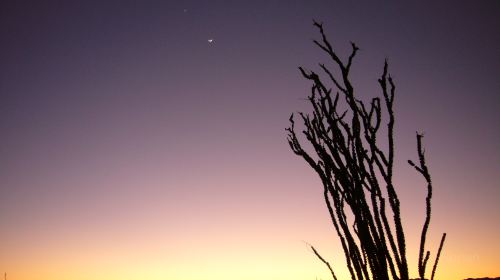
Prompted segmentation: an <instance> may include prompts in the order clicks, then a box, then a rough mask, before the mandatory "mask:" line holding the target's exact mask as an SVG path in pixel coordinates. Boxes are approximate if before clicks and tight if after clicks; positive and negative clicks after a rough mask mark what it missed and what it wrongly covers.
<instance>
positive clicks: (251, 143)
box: [0, 0, 500, 280]
mask: <svg viewBox="0 0 500 280" xmlns="http://www.w3.org/2000/svg"><path fill="white" fill-rule="evenodd" d="M346 2H347V1H343V2H341V1H326V0H325V1H320V0H317V1H306V0H303V1H291V0H290V1H272V0H270V1H2V3H1V4H0V38H1V39H0V40H1V43H0V137H1V138H0V272H2V273H3V272H6V273H7V275H8V279H9V280H33V279H38V280H49V279H51V280H63V279H64V280H68V279H71V280H79V279H82V280H90V279H103V280H104V279H105V280H115V279H116V280H118V279H120V280H129V279H130V280H131V279H148V280H156V279H172V280H195V279H196V280H198V279H209V280H210V279H212V280H226V279H240V280H284V279H287V280H299V279H300V280H304V279H310V280H313V279H316V278H322V279H330V276H329V274H328V271H327V270H326V269H325V267H323V265H322V264H321V263H320V262H319V261H318V260H317V259H316V258H315V257H314V255H313V253H312V252H311V251H310V250H309V249H308V248H307V246H306V242H308V243H312V244H314V245H315V246H316V247H317V248H318V249H319V250H320V252H321V253H322V254H323V255H324V256H325V257H327V258H328V259H329V260H331V261H332V263H333V264H334V266H335V267H336V270H337V273H338V274H339V275H340V276H343V277H344V278H347V274H346V270H345V268H344V259H343V255H342V254H343V253H342V251H341V250H340V246H339V244H338V242H337V240H336V238H335V237H336V234H335V232H334V229H333V227H332V226H331V225H330V224H329V222H328V221H329V217H328V213H327V211H326V208H325V206H324V202H323V201H322V186H321V184H320V181H319V179H318V178H316V175H315V174H314V173H313V171H312V170H311V169H310V168H309V167H308V166H307V165H306V164H305V163H304V162H303V161H302V160H301V159H299V158H298V157H296V156H295V155H294V154H293V153H292V152H291V151H290V150H289V147H288V144H287V142H286V133H285V130H284V129H285V127H287V125H288V117H289V115H290V113H291V112H295V111H299V110H302V111H307V110H308V109H309V107H308V104H307V103H306V101H304V100H303V98H304V97H306V96H307V94H309V89H310V84H309V82H308V81H305V80H304V79H302V78H301V76H300V73H299V71H298V70H297V67H298V66H300V65H302V66H305V67H307V68H317V63H318V62H327V61H326V59H327V58H326V56H325V55H323V54H322V53H321V52H320V51H319V50H318V49H317V48H316V47H315V46H314V44H313V43H312V40H311V39H313V38H318V34H317V30H316V29H315V28H314V27H313V26H312V19H313V18H314V19H316V20H318V21H322V22H323V23H324V26H325V28H326V30H327V33H328V34H329V36H330V39H331V41H332V43H333V44H334V46H335V47H336V49H337V50H338V51H339V53H340V54H341V55H342V56H344V57H345V55H346V54H347V51H348V50H349V43H348V42H349V41H354V42H356V43H357V44H358V45H359V46H360V52H359V55H358V56H357V60H356V61H355V64H354V66H353V67H354V68H353V77H352V79H353V81H354V84H355V86H356V89H357V92H358V94H359V95H358V96H359V97H360V98H364V99H368V98H370V97H372V96H373V95H375V94H380V91H379V90H378V87H377V86H378V85H377V78H378V76H379V75H380V74H381V71H382V65H383V61H384V59H385V58H388V59H389V63H390V71H391V72H392V75H393V77H394V78H395V81H396V84H397V89H398V91H397V96H396V104H395V106H396V108H395V111H396V122H397V123H396V129H397V130H396V141H397V142H396V145H397V155H396V156H397V162H396V164H397V166H396V172H397V173H396V182H397V183H398V185H397V187H398V190H399V193H400V197H401V200H402V204H403V206H402V207H403V208H402V214H403V218H404V225H405V227H406V233H407V238H408V246H409V258H410V261H411V262H412V263H411V266H412V268H413V271H412V274H413V276H416V275H417V273H416V271H415V267H416V256H417V250H416V248H417V246H418V240H417V239H418V238H417V236H418V233H419V230H420V227H421V225H422V223H423V219H424V199H425V185H424V181H423V179H422V178H420V177H419V176H418V174H416V173H415V172H414V170H412V168H410V167H409V166H408V165H407V164H406V160H407V159H410V158H411V159H415V158H416V150H415V138H414V137H415V131H417V130H418V131H422V132H425V147H426V151H427V157H428V159H427V160H428V164H429V166H430V169H431V175H432V177H433V181H434V186H435V191H434V200H433V202H434V204H433V205H434V208H433V216H432V221H431V230H430V235H429V241H430V243H429V245H430V246H431V247H430V249H431V250H432V252H433V253H435V252H436V249H437V246H438V243H439V238H440V235H441V233H442V232H447V233H448V239H447V243H446V245H445V249H444V251H443V255H442V258H441V266H440V268H439V269H438V274H437V277H438V278H439V279H463V278H466V277H482V276H500V265H499V264H500V254H499V252H500V242H499V240H498V236H500V203H498V201H499V199H500V185H499V181H500V144H499V143H500V129H499V125H498V123H499V121H500V113H499V112H500V79H499V78H498V77H499V73H500V32H499V30H498V27H499V26H500V2H498V1H450V2H448V3H446V2H443V1H440V3H432V2H430V1H429V2H422V1H419V2H418V3H417V2H409V1H404V3H402V2H399V1H389V2H384V3H375V4H372V3H369V4H368V3H357V4H349V3H346ZM458 2H461V3H460V4H458ZM211 38H213V39H214V42H212V43H209V42H208V39H211Z"/></svg>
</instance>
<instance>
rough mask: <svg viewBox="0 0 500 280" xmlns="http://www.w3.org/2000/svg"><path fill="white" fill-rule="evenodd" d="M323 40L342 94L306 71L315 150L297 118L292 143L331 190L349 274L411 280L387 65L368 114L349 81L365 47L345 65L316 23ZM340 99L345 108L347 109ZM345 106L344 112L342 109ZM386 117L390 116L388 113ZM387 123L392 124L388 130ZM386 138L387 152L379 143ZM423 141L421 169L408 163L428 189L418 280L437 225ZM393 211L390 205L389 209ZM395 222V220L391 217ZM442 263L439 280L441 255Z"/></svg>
mask: <svg viewBox="0 0 500 280" xmlns="http://www.w3.org/2000/svg"><path fill="white" fill-rule="evenodd" d="M314 26H316V27H317V28H318V29H319V32H320V33H321V36H322V38H321V40H320V41H318V40H314V43H315V44H316V45H317V46H318V47H319V48H321V49H322V50H323V51H324V52H326V53H327V54H328V55H329V57H330V58H331V59H332V61H333V63H334V65H335V66H336V67H338V73H336V72H335V73H334V72H333V71H330V69H329V68H327V67H326V66H325V65H324V64H320V65H319V66H320V68H321V69H322V71H323V72H324V75H325V76H327V77H328V79H329V81H330V82H331V83H333V86H334V89H335V92H332V88H329V87H327V85H326V84H325V83H324V82H323V79H322V78H320V76H319V75H318V74H317V73H316V72H314V71H308V70H305V69H304V68H302V67H299V69H300V72H301V73H302V75H303V76H304V78H306V79H308V80H310V81H312V83H313V85H312V89H311V94H310V95H309V97H308V100H309V101H310V103H311V105H312V107H313V111H312V113H311V114H304V113H300V117H301V120H302V122H303V124H304V130H303V131H302V132H303V134H304V136H305V138H306V139H307V141H308V142H309V143H310V146H309V145H308V146H309V148H308V149H309V150H313V152H309V151H306V149H304V148H303V146H302V143H301V141H300V140H299V138H298V137H297V135H296V132H295V120H294V116H293V114H292V116H291V117H290V127H289V128H287V131H288V143H289V144H290V147H291V149H292V151H293V152H294V153H295V154H297V155H298V156H300V157H302V158H303V159H304V160H305V161H306V162H307V163H308V164H309V165H310V166H311V167H312V168H313V169H314V170H315V171H316V173H318V175H319V177H320V179H321V181H322V183H323V187H324V192H323V195H324V200H325V202H326V206H327V208H328V211H329V213H330V217H331V222H332V224H333V226H334V227H335V230H336V232H337V234H338V237H339V239H340V243H341V245H342V249H343V251H344V254H345V258H346V264H347V268H348V269H349V272H350V274H351V277H352V279H353V280H362V279H377V280H379V279H380V280H382V279H384V280H385V279H401V280H409V273H408V262H407V258H406V241H405V234H404V231H403V225H402V222H401V213H400V201H399V198H398V195H397V192H396V189H395V186H394V184H393V166H394V111H393V104H394V93H395V89H396V87H395V84H394V82H393V80H392V78H391V76H390V75H389V74H388V64H387V61H386V62H385V64H384V68H383V72H382V76H381V77H380V79H379V80H378V82H379V85H380V88H381V91H382V97H381V98H380V97H374V98H373V99H372V100H371V102H370V104H369V105H368V106H367V105H366V104H365V103H364V102H363V101H361V100H359V99H357V97H356V96H355V94H354V87H353V85H352V84H351V80H350V77H349V75H350V70H351V66H352V62H353V59H354V57H355V56H356V53H357V51H358V50H359V49H358V47H357V46H356V45H355V44H354V43H351V47H352V51H351V53H350V55H349V57H348V58H347V61H346V62H344V61H342V60H341V59H340V58H339V57H338V55H337V53H336V52H335V51H334V49H333V48H332V46H331V44H330V42H329V41H328V39H327V38H326V35H325V32H324V30H323V26H322V24H319V23H317V22H314ZM341 99H343V100H344V101H345V105H340V102H342V101H341ZM341 106H344V107H345V108H344V109H341ZM384 111H386V112H385V113H384ZM383 119H386V120H385V121H384V122H386V123H387V127H386V128H382V123H383ZM381 134H384V135H385V136H384V137H386V141H387V142H386V145H387V146H386V147H385V148H382V147H381V146H382V145H381V144H380V143H379V142H378V140H379V136H380V135H381ZM422 137H423V136H422V134H419V133H417V152H418V162H417V163H414V162H413V161H411V160H410V161H408V162H409V164H410V165H411V166H413V167H414V168H415V170H416V171H417V172H418V173H420V174H421V175H422V176H423V178H424V179H425V181H426V183H427V198H426V216H425V222H424V225H423V227H422V233H421V238H420V251H419V258H418V272H419V278H420V279H425V269H426V266H427V263H428V261H429V256H430V252H429V251H426V253H425V254H424V251H425V242H426V236H427V230H428V227H429V222H430V218H431V198H432V181H431V176H430V174H429V171H428V168H427V164H426V161H425V154H424V149H423V147H422ZM387 204H388V205H387ZM390 216H392V217H390ZM445 238H446V234H443V237H442V239H441V244H440V246H439V250H438V253H437V256H436V259H435V263H434V266H433V270H432V275H431V279H433V278H434V274H435V270H436V267H437V264H438V260H439V255H440V253H441V250H442V248H443V244H444V240H445ZM311 249H312V250H313V252H314V254H315V255H316V256H317V257H318V258H319V259H320V260H321V261H322V262H323V263H325V264H326V265H327V266H328V268H329V270H330V272H331V274H332V276H333V278H334V279H335V280H336V279H337V277H336V275H335V273H334V270H333V269H332V267H331V266H330V264H329V263H328V262H327V261H326V260H325V259H324V258H323V257H322V256H321V255H320V254H319V253H318V251H317V250H316V249H315V248H314V247H313V246H311Z"/></svg>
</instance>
